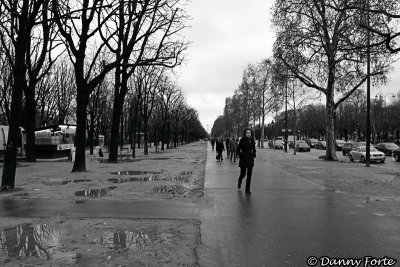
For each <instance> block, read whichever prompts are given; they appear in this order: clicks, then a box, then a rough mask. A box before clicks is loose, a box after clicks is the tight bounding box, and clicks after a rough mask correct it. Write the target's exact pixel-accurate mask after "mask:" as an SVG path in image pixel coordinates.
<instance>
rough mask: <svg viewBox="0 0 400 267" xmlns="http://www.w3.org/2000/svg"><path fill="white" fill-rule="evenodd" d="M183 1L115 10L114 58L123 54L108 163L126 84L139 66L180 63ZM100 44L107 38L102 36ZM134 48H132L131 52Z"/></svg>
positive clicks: (130, 4) (128, 5)
mask: <svg viewBox="0 0 400 267" xmlns="http://www.w3.org/2000/svg"><path fill="white" fill-rule="evenodd" d="M181 2H183V1H182V0H173V1H169V0H151V1H150V0H146V1H127V2H126V3H125V5H123V6H122V5H121V6H120V8H119V10H118V17H117V18H116V19H115V21H114V23H115V26H114V27H115V29H117V31H118V34H117V43H118V47H117V48H116V49H111V51H112V52H113V53H115V56H116V57H117V58H118V57H121V55H123V60H122V64H121V65H120V66H118V67H117V68H116V70H115V90H114V94H115V97H114V110H113V124H112V127H111V145H110V154H109V158H108V161H109V162H116V161H117V155H118V143H117V142H118V132H119V130H118V129H119V125H120V118H121V115H122V108H123V104H124V100H125V96H126V93H127V91H128V87H127V82H128V79H129V77H130V76H131V75H132V74H133V73H134V72H135V69H136V68H137V67H138V66H144V65H160V66H164V67H168V68H173V67H175V66H177V65H179V64H180V63H181V62H182V53H183V52H184V51H185V50H186V48H187V43H185V41H184V40H180V39H179V38H177V37H179V33H180V32H181V31H182V30H183V29H184V28H185V23H186V19H187V15H186V14H185V12H184V10H183V9H182V7H181V6H180V4H181ZM102 38H103V42H107V41H108V36H103V35H102ZM132 48H133V49H132Z"/></svg>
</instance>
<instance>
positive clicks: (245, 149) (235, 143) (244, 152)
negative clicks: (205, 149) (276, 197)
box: [210, 128, 256, 195]
mask: <svg viewBox="0 0 400 267" xmlns="http://www.w3.org/2000/svg"><path fill="white" fill-rule="evenodd" d="M210 141H211V146H212V150H214V146H215V150H216V152H217V155H216V159H217V160H218V161H223V156H222V154H223V152H224V151H225V147H224V143H223V141H222V139H220V138H217V140H215V139H211V140H210ZM225 145H226V153H227V157H228V158H230V160H231V161H233V162H236V158H237V157H239V167H240V175H239V179H238V184H237V187H238V190H240V189H241V187H242V181H243V179H244V177H245V176H246V174H247V177H246V188H245V190H246V194H248V195H250V194H251V191H250V185H251V176H252V174H253V167H254V159H255V158H256V142H255V140H254V138H253V137H252V132H251V130H250V129H249V128H247V129H245V130H244V133H243V137H242V138H241V139H240V141H239V139H236V140H235V139H234V138H232V139H229V138H228V139H226V141H225Z"/></svg>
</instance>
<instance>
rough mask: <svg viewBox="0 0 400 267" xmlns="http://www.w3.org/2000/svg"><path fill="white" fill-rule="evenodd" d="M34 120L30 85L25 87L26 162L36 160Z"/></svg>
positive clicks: (33, 94)
mask: <svg viewBox="0 0 400 267" xmlns="http://www.w3.org/2000/svg"><path fill="white" fill-rule="evenodd" d="M32 87H33V88H32ZM35 122H36V102H35V86H34V85H30V86H28V87H27V90H25V134H26V150H25V155H26V161H27V162H35V161H36V151H35Z"/></svg>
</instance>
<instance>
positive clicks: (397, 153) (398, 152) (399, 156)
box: [392, 148, 400, 161]
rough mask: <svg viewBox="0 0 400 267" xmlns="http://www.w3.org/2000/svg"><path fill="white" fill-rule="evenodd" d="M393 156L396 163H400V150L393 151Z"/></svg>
mask: <svg viewBox="0 0 400 267" xmlns="http://www.w3.org/2000/svg"><path fill="white" fill-rule="evenodd" d="M392 156H393V158H394V160H395V161H400V148H398V149H396V150H393V152H392Z"/></svg>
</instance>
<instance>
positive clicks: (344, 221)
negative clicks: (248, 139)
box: [199, 146, 400, 266]
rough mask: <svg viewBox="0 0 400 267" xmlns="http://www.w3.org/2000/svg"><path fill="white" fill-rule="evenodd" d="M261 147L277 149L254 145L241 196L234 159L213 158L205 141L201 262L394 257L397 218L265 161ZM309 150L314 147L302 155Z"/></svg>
mask: <svg viewBox="0 0 400 267" xmlns="http://www.w3.org/2000/svg"><path fill="white" fill-rule="evenodd" d="M263 153H279V152H278V151H273V150H269V149H265V150H259V152H258V156H257V159H256V162H255V168H254V172H253V181H252V189H251V191H252V195H250V196H247V195H245V193H244V190H243V189H242V190H241V191H238V190H237V188H236V186H237V178H238V174H239V168H238V166H237V162H236V163H231V162H229V161H228V160H227V159H225V160H224V162H217V161H216V160H215V152H214V151H211V149H210V146H209V148H208V151H207V163H206V179H205V195H206V198H207V202H206V204H205V205H204V206H203V207H202V209H201V211H200V220H201V234H202V237H201V240H202V243H203V244H204V246H203V247H202V249H201V250H199V259H200V265H201V266H308V265H307V260H308V259H309V258H310V257H311V256H315V257H316V259H317V260H318V262H317V265H314V266H322V264H324V263H326V261H329V260H333V259H334V258H337V259H341V258H354V259H361V260H362V261H363V264H368V263H369V262H368V260H370V259H369V258H365V257H366V256H371V257H373V258H374V259H381V260H385V259H384V257H385V256H387V257H391V258H393V259H396V257H399V255H400V223H399V219H398V218H394V217H387V216H380V215H379V214H376V213H375V212H374V211H373V210H371V209H370V208H369V207H366V206H364V205H362V203H358V202H355V201H356V200H353V199H350V198H349V197H348V196H346V195H345V194H338V193H335V192H332V191H329V190H326V189H325V188H324V187H321V186H319V185H316V184H313V183H311V182H309V181H307V180H305V179H303V178H301V177H299V176H296V175H294V174H291V173H288V172H287V171H285V170H284V169H280V168H278V167H276V166H273V165H271V164H270V163H268V162H264V161H263V160H262V158H263ZM313 153H318V152H315V151H313V152H311V153H308V154H307V153H302V156H305V157H308V156H313V157H315V155H313ZM319 153H321V151H319ZM323 256H326V257H327V258H321V257H323ZM313 260H314V259H313V258H311V261H313ZM396 260H397V259H396ZM324 261H325V262H324ZM325 266H328V265H325ZM360 266H368V265H360Z"/></svg>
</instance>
